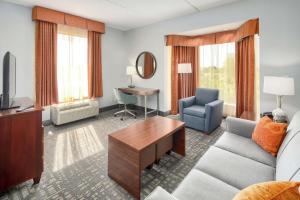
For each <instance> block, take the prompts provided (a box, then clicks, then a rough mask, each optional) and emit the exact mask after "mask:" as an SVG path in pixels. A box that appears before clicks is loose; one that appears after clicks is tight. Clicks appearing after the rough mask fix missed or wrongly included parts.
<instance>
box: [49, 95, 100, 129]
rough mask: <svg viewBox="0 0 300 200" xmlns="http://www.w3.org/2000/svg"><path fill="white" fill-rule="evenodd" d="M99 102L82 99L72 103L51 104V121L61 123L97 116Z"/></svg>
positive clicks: (56, 123)
mask: <svg viewBox="0 0 300 200" xmlns="http://www.w3.org/2000/svg"><path fill="white" fill-rule="evenodd" d="M98 114H99V103H98V101H97V100H84V101H78V102H72V103H63V104H55V105H52V106H51V111H50V116H51V121H52V122H53V123H54V124H55V125H61V124H65V123H69V122H73V121H77V120H80V119H84V118H88V117H93V116H97V115H98Z"/></svg>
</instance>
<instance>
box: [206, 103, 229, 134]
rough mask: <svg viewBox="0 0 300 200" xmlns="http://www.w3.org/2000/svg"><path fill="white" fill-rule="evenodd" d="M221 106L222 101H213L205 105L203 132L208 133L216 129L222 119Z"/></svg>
mask: <svg viewBox="0 0 300 200" xmlns="http://www.w3.org/2000/svg"><path fill="white" fill-rule="evenodd" d="M223 104H224V101H222V100H215V101H213V102H210V103H208V104H205V115H206V116H205V131H206V132H208V133H210V132H211V131H213V130H214V129H215V128H217V127H218V126H219V125H220V124H221V123H222V119H223Z"/></svg>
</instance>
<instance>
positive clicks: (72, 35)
mask: <svg viewBox="0 0 300 200" xmlns="http://www.w3.org/2000/svg"><path fill="white" fill-rule="evenodd" d="M87 48H88V47H87V31H86V30H83V29H78V28H74V27H68V26H63V25H60V26H59V27H58V37H57V83H58V99H59V102H68V101H74V100H79V99H83V98H85V97H87V96H88V66H87V63H88V61H87V51H88V49H87Z"/></svg>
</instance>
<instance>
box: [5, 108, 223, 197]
mask: <svg viewBox="0 0 300 200" xmlns="http://www.w3.org/2000/svg"><path fill="white" fill-rule="evenodd" d="M115 111H116V110H112V111H108V112H104V113H101V114H100V116H99V117H98V118H91V119H87V120H82V121H79V122H75V123H71V124H67V125H62V126H58V127H54V126H47V127H45V149H44V154H45V155H44V159H45V160H44V172H43V174H42V179H41V181H40V183H39V184H38V185H32V183H33V182H32V181H31V180H30V181H27V182H25V183H22V184H20V185H18V186H16V187H15V188H12V189H11V190H9V191H8V192H5V193H3V194H0V200H4V199H14V200H18V199H37V200H40V199H111V200H112V199H133V198H132V197H131V196H130V194H128V193H127V192H126V191H125V190H124V189H123V188H122V187H120V186H119V185H118V184H117V183H115V182H114V181H113V180H111V179H110V178H109V177H108V176H107V135H108V134H110V133H111V132H113V131H116V130H118V129H121V128H124V127H127V126H129V125H131V124H133V123H135V122H137V121H140V120H143V118H142V117H143V115H142V113H141V114H140V115H139V117H138V118H137V119H133V118H128V119H126V120H124V121H121V120H120V119H119V118H115V117H113V112H115ZM170 117H171V118H175V119H176V118H177V117H176V116H170ZM223 130H224V129H223V128H222V127H220V128H218V129H217V130H215V131H214V132H213V133H212V134H210V135H206V134H203V133H201V132H198V131H195V130H192V129H186V156H185V157H180V156H178V155H176V154H175V153H171V154H170V155H166V156H164V157H163V158H162V160H161V162H160V164H159V165H154V167H153V168H152V169H151V170H145V171H143V176H142V194H141V195H142V199H144V198H145V197H146V196H147V195H148V194H149V193H150V192H151V191H152V190H153V189H154V188H155V187H156V186H158V185H160V186H162V187H163V188H165V189H166V190H167V191H169V192H172V191H174V189H175V188H176V187H177V186H178V184H179V183H180V182H181V181H182V180H183V178H184V177H185V176H186V174H187V173H188V172H189V171H190V170H191V169H192V167H193V166H194V165H195V163H196V162H197V161H198V160H199V158H200V157H201V156H202V155H203V154H204V153H205V152H206V150H207V149H208V147H209V146H210V145H211V144H213V143H214V142H215V141H216V140H217V139H218V138H219V136H220V135H221V134H222V133H223Z"/></svg>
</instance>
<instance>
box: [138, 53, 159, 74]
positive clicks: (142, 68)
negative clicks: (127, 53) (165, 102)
mask: <svg viewBox="0 0 300 200" xmlns="http://www.w3.org/2000/svg"><path fill="white" fill-rule="evenodd" d="M156 67H157V66H156V60H155V57H154V55H153V54H152V53H150V52H148V51H144V52H142V53H140V55H139V56H138V57H137V59H136V63H135V68H136V72H137V74H138V75H139V76H140V77H141V78H143V79H148V78H151V77H152V76H153V75H154V74H155V71H156Z"/></svg>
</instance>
